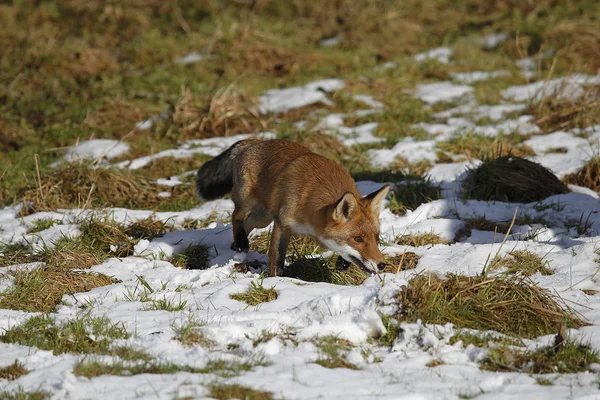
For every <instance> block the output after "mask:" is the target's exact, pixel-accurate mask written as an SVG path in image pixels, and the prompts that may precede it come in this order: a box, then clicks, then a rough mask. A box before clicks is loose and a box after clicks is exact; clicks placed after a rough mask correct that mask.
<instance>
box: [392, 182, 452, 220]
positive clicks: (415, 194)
mask: <svg viewBox="0 0 600 400" xmlns="http://www.w3.org/2000/svg"><path fill="white" fill-rule="evenodd" d="M439 198H441V189H440V187H439V186H438V185H436V184H435V183H433V181H432V180H431V179H430V178H429V177H420V178H418V179H407V180H405V181H403V182H398V183H397V184H396V186H395V187H394V190H393V191H392V193H391V195H390V203H389V208H390V211H391V212H393V213H394V214H398V215H404V214H406V212H407V211H408V210H414V209H416V208H417V207H418V206H420V205H421V204H423V203H428V202H430V201H433V200H438V199H439Z"/></svg>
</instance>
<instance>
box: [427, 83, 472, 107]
mask: <svg viewBox="0 0 600 400" xmlns="http://www.w3.org/2000/svg"><path fill="white" fill-rule="evenodd" d="M472 91H473V87H471V86H467V85H456V84H454V83H452V82H437V83H428V84H423V85H417V90H416V93H415V96H416V97H417V98H419V99H421V100H423V101H424V102H425V103H428V104H435V103H440V102H442V101H451V100H454V99H457V98H459V97H463V96H465V95H467V94H469V93H471V92H472Z"/></svg>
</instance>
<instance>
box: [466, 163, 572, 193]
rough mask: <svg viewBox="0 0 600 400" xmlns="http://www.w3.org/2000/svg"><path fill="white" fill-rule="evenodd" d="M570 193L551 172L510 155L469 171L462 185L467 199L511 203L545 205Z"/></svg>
mask: <svg viewBox="0 0 600 400" xmlns="http://www.w3.org/2000/svg"><path fill="white" fill-rule="evenodd" d="M568 191H569V190H568V189H567V187H566V185H565V184H564V183H562V182H561V181H560V180H559V179H558V178H557V177H556V175H554V174H553V173H552V172H551V171H550V170H549V169H547V168H545V167H543V166H542V165H540V164H538V163H535V162H533V161H529V160H527V159H524V158H520V157H514V156H510V155H508V156H499V157H495V158H494V157H490V158H488V159H485V160H484V161H483V163H481V164H480V165H479V166H477V167H475V168H472V169H469V170H468V172H467V176H466V178H465V179H464V181H463V184H462V194H463V197H464V198H467V199H474V200H484V201H504V202H511V203H530V202H534V201H541V200H544V199H545V198H547V197H549V196H552V195H556V194H563V193H567V192H568Z"/></svg>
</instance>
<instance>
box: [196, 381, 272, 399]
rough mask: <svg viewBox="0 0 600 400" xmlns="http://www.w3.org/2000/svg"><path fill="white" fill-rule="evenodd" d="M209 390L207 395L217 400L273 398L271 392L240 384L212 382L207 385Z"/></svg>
mask: <svg viewBox="0 0 600 400" xmlns="http://www.w3.org/2000/svg"><path fill="white" fill-rule="evenodd" d="M209 390H210V393H209V394H208V396H209V397H210V398H213V399H217V400H229V399H246V400H273V394H272V393H271V392H264V391H262V390H255V389H251V388H248V387H246V386H242V385H225V384H213V385H211V386H209Z"/></svg>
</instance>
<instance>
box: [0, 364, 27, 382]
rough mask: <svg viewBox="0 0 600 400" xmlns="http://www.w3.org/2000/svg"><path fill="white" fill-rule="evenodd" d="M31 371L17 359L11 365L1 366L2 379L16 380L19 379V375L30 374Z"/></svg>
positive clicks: (0, 377)
mask: <svg viewBox="0 0 600 400" xmlns="http://www.w3.org/2000/svg"><path fill="white" fill-rule="evenodd" d="M28 373H29V371H28V370H27V369H25V367H24V366H23V364H21V363H20V362H19V361H18V360H15V362H14V363H12V364H11V365H9V366H6V367H0V379H6V380H8V381H14V380H15V379H19V377H21V376H23V375H25V374H28Z"/></svg>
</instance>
